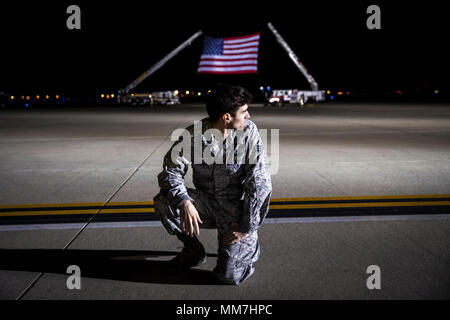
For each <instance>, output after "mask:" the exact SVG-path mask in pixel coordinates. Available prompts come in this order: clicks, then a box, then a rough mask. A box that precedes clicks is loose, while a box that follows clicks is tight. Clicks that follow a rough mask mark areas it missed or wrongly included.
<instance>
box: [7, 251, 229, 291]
mask: <svg viewBox="0 0 450 320" xmlns="http://www.w3.org/2000/svg"><path fill="white" fill-rule="evenodd" d="M176 254H177V252H171V251H128V250H62V249H0V269H3V270H16V271H32V272H45V273H59V274H64V275H67V276H69V275H71V274H72V273H67V268H68V267H69V266H70V265H77V266H78V267H80V270H81V277H82V278H85V277H86V278H98V279H109V280H119V281H132V282H145V283H162V284H192V285H218V284H221V282H219V280H217V278H216V277H215V276H214V275H213V274H212V273H211V272H210V271H206V270H199V269H190V270H188V271H184V272H180V273H175V272H173V271H169V270H168V269H167V268H166V266H167V262H166V261H158V260H151V258H157V257H163V256H175V255H176ZM207 256H208V257H217V254H207Z"/></svg>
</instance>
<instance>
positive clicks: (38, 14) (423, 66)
mask: <svg viewBox="0 0 450 320" xmlns="http://www.w3.org/2000/svg"><path fill="white" fill-rule="evenodd" d="M70 4H77V5H79V6H80V9H81V30H68V29H67V27H66V19H67V17H68V16H69V15H68V14H67V13H66V8H67V7H68V6H69V5H70ZM370 4H377V5H379V6H380V8H381V30H369V29H368V28H367V27H366V20H367V18H368V16H369V15H368V14H367V13H366V9H367V7H368V5H370ZM444 8H445V7H444V5H443V3H435V2H430V1H427V2H421V3H418V2H406V1H395V4H394V3H393V2H387V1H386V2H385V1H375V2H373V3H372V2H369V1H362V2H334V3H331V2H330V3H327V2H323V1H314V2H312V1H310V2H306V1H297V2H278V1H277V2H249V3H246V4H245V6H242V4H240V3H238V2H226V3H222V4H214V6H212V4H211V3H208V2H189V3H188V2H176V3H175V2H163V3H158V4H155V3H153V2H143V1H115V2H107V1H95V2H91V1H89V2H88V1H75V2H73V3H72V2H69V1H60V2H51V1H39V2H22V1H20V2H12V3H8V4H6V3H2V5H1V16H0V23H1V27H0V28H1V34H2V36H1V38H2V43H3V44H2V59H1V63H2V67H1V74H2V75H1V78H0V81H1V82H0V91H3V93H4V94H5V95H8V96H9V95H16V96H19V95H36V94H41V95H44V94H51V95H54V94H64V95H71V96H76V97H79V98H86V97H97V96H98V95H99V94H100V93H101V92H117V90H119V89H121V88H124V87H125V86H126V85H127V84H129V83H130V82H131V81H132V80H134V79H136V78H137V77H138V76H139V75H141V74H142V73H143V72H144V71H146V70H147V69H149V68H150V67H151V66H152V65H153V64H155V63H156V62H157V61H159V60H160V59H161V58H163V57H164V56H165V55H166V54H168V53H169V52H170V51H171V50H173V49H174V48H176V47H177V46H178V45H180V44H181V43H182V42H183V41H185V40H186V39H187V38H189V37H190V36H191V35H193V34H194V33H195V32H197V31H198V30H203V31H204V33H205V34H208V35H212V36H217V37H230V36H238V35H245V34H249V33H254V32H258V31H262V34H261V42H260V49H259V65H258V74H257V75H254V74H253V75H251V74H250V75H239V76H223V75H222V76H211V75H197V74H196V69H197V67H198V62H199V56H200V52H201V49H202V39H203V38H199V39H197V40H196V41H194V43H193V44H192V45H191V46H189V47H187V48H186V49H185V50H183V51H182V52H181V53H180V54H178V55H177V56H175V58H173V59H172V60H170V61H169V62H168V63H167V64H166V65H165V66H164V67H162V68H161V69H160V70H158V71H157V72H156V73H155V74H153V75H152V76H151V77H149V78H148V79H147V80H145V81H144V82H143V83H142V84H141V85H139V86H138V87H137V88H136V91H142V92H147V91H152V90H164V89H170V90H175V89H181V90H186V89H187V90H189V89H192V90H203V89H205V88H207V87H210V86H212V85H213V84H214V83H216V82H234V83H238V84H241V85H245V86H247V87H248V88H249V89H250V90H251V91H252V92H253V93H255V94H256V95H258V91H259V87H260V86H264V87H266V86H271V88H280V89H281V88H301V89H306V90H308V89H309V86H308V83H307V81H306V80H305V79H304V77H303V75H302V74H301V73H300V71H299V70H298V69H297V68H296V67H295V65H294V64H293V63H292V61H291V60H290V59H289V58H288V56H287V54H286V52H284V51H283V49H282V48H281V47H280V46H279V45H278V43H277V42H276V41H275V39H274V37H273V35H272V34H271V33H270V31H269V30H268V28H267V26H266V24H267V22H272V23H273V24H274V26H275V27H276V28H277V29H278V31H279V32H280V34H281V35H282V36H283V37H284V39H285V40H286V41H287V43H288V44H289V45H290V46H291V48H292V49H293V50H294V52H295V53H296V54H297V56H298V57H299V59H300V61H301V62H302V63H303V64H304V65H305V66H306V68H307V69H308V71H309V72H310V73H311V74H312V75H313V77H314V78H315V79H316V81H317V82H318V84H319V89H322V90H332V91H338V90H341V91H343V92H347V91H349V92H352V93H355V94H354V95H353V96H348V97H347V98H348V99H349V98H351V97H353V98H360V99H363V100H364V99H369V100H370V99H381V100H383V99H387V100H389V99H392V98H402V99H412V100H416V99H419V100H420V99H422V100H423V99H425V100H430V101H448V100H449V97H450V95H449V90H450V86H449V80H448V74H449V71H450V70H449V63H448V61H447V59H448V46H447V44H446V42H447V31H448V24H447V22H446V21H447V20H448V19H447V13H446V10H445V9H444ZM436 90H437V91H436ZM395 92H397V93H398V92H401V93H402V95H401V97H400V95H399V94H397V95H396V94H395ZM362 94H365V95H364V96H363V95H362ZM257 98H258V96H257ZM343 98H344V97H343Z"/></svg>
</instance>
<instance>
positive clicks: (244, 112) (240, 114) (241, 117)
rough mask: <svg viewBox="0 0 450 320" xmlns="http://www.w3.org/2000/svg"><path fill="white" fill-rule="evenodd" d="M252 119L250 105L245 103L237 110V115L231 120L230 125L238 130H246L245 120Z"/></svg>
mask: <svg viewBox="0 0 450 320" xmlns="http://www.w3.org/2000/svg"><path fill="white" fill-rule="evenodd" d="M247 119H250V113H249V112H248V105H246V104H244V105H243V106H242V107H239V108H238V110H237V111H236V115H235V116H234V117H233V120H231V122H230V126H231V127H232V128H233V129H236V130H244V126H245V121H246V120H247Z"/></svg>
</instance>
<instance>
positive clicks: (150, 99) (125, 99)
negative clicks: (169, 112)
mask: <svg viewBox="0 0 450 320" xmlns="http://www.w3.org/2000/svg"><path fill="white" fill-rule="evenodd" d="M118 102H119V103H128V104H131V105H141V106H143V105H150V106H152V105H165V106H170V105H174V104H179V103H180V99H179V98H178V95H177V92H176V91H170V90H167V91H156V92H150V93H131V94H121V95H120V96H119V97H118Z"/></svg>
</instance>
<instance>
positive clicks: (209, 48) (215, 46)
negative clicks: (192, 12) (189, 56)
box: [197, 32, 259, 74]
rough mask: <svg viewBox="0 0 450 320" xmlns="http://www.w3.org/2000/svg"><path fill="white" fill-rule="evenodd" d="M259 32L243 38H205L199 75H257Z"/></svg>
mask: <svg viewBox="0 0 450 320" xmlns="http://www.w3.org/2000/svg"><path fill="white" fill-rule="evenodd" d="M258 46H259V32H258V33H254V34H249V35H246V36H242V37H232V38H213V37H209V36H205V40H204V43H203V51H202V55H201V56H200V65H199V66H198V70H197V73H215V74H232V73H256V71H257V67H258Z"/></svg>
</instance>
